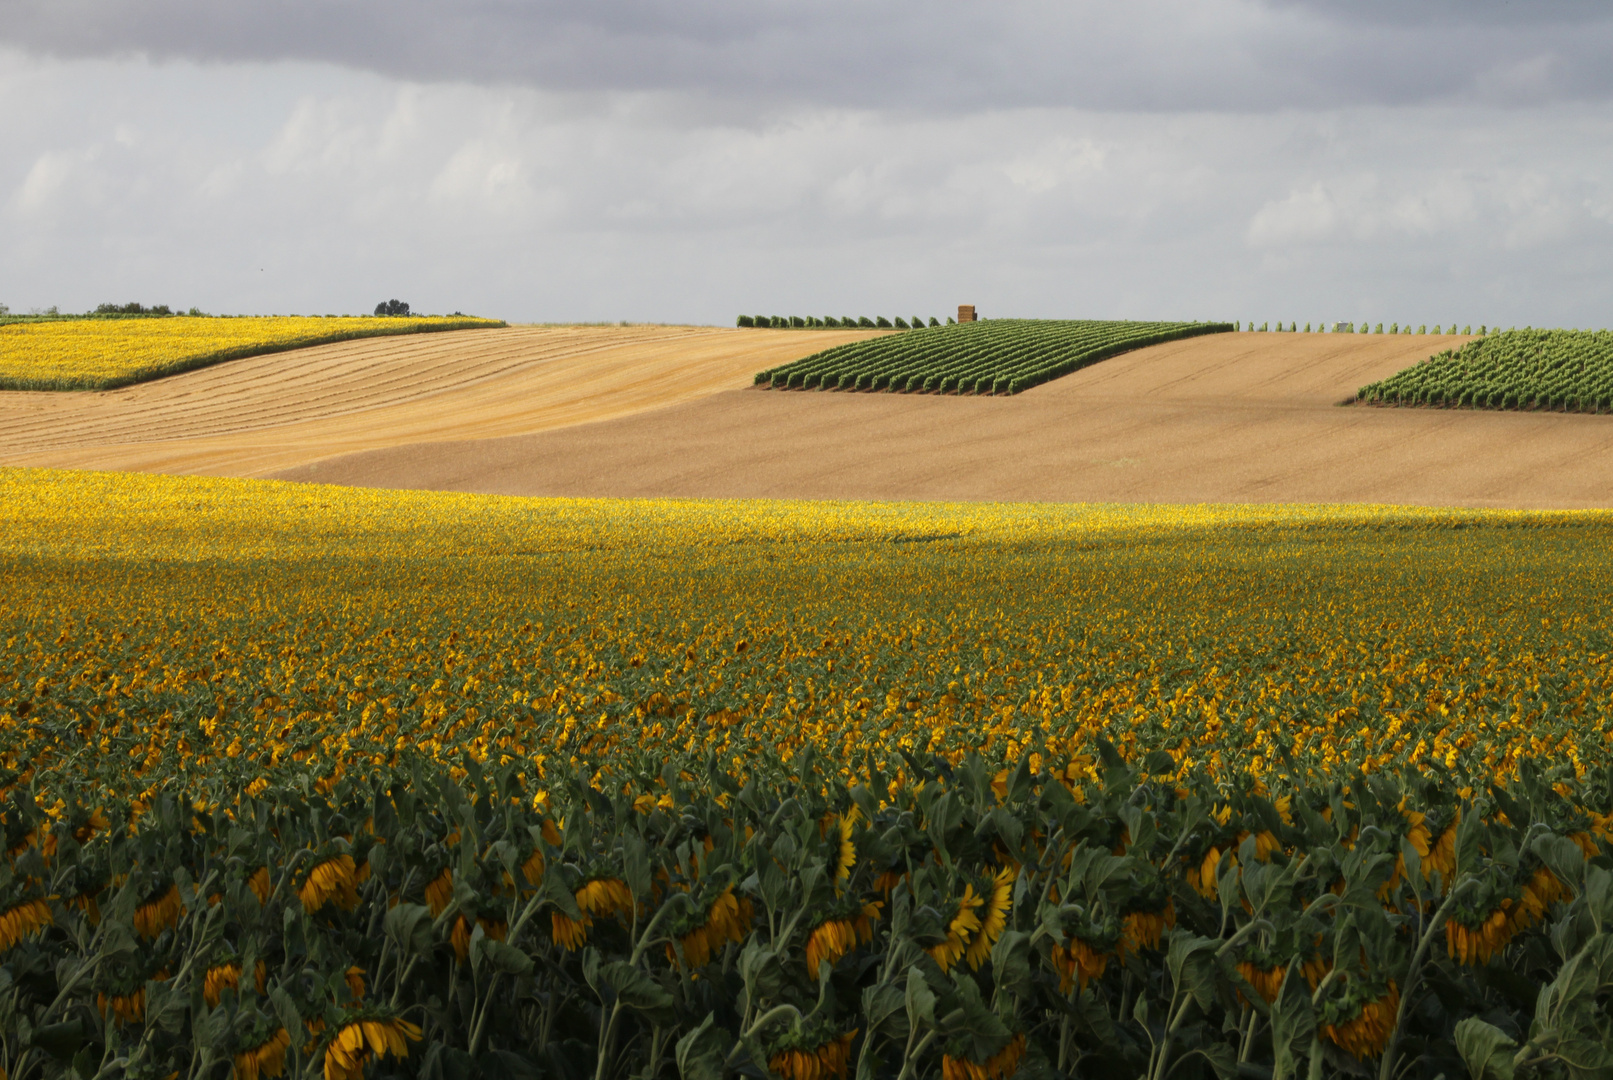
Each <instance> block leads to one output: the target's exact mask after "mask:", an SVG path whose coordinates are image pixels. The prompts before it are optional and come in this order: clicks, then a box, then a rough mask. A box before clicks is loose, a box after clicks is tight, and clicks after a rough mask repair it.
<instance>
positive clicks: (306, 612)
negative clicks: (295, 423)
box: [0, 470, 1613, 1080]
mask: <svg viewBox="0 0 1613 1080" xmlns="http://www.w3.org/2000/svg"><path fill="white" fill-rule="evenodd" d="M1610 531H1613V515H1608V514H1600V513H1502V512H1475V511H1431V510H1407V509H1393V508H1383V507H1102V506H1012V505H991V506H978V505H954V506H949V505H937V504H835V503H826V504H825V503H770V502H742V503H740V502H736V503H725V502H709V501H690V502H674V501H653V500H643V501H640V500H632V501H609V500H536V499H506V498H493V497H481V496H461V495H439V494H426V493H408V492H380V491H361V490H346V489H337V488H325V487H317V486H311V485H294V484H279V483H267V482H253V481H233V480H210V479H181V478H162V477H147V476H126V475H115V474H94V473H66V472H49V471H36V470H0V575H3V576H0V580H3V581H4V582H5V587H4V589H3V590H0V635H3V636H4V639H5V641H6V649H5V651H4V653H3V654H0V735H3V737H0V793H3V794H0V815H3V818H0V830H3V833H4V841H3V842H4V847H5V851H6V858H5V859H4V860H3V861H0V1068H3V1069H4V1070H5V1075H6V1078H7V1080H31V1078H35V1077H40V1078H44V1077H49V1078H56V1077H68V1076H69V1075H73V1076H77V1077H80V1078H91V1080H93V1078H97V1077H122V1076H129V1077H153V1078H170V1077H177V1076H180V1075H183V1076H185V1077H187V1078H190V1077H214V1078H219V1080H222V1078H224V1077H227V1076H235V1077H248V1078H253V1080H256V1078H259V1077H265V1078H267V1077H277V1076H310V1077H311V1076H316V1075H319V1074H323V1076H324V1077H325V1078H326V1080H348V1078H351V1080H357V1078H359V1077H362V1076H365V1075H368V1076H371V1077H383V1076H397V1077H431V1078H434V1080H435V1078H438V1077H442V1078H447V1077H461V1076H465V1077H506V1076H507V1077H520V1078H528V1077H556V1078H565V1080H586V1078H589V1077H591V1078H593V1080H653V1078H665V1080H676V1078H684V1080H723V1078H736V1080H737V1078H738V1077H741V1076H744V1077H751V1078H757V1080H762V1078H766V1080H829V1078H830V1077H835V1078H846V1077H852V1076H853V1075H855V1077H857V1078H858V1080H865V1078H866V1080H875V1078H883V1080H921V1078H922V1080H933V1078H940V1080H1009V1078H1012V1077H1023V1078H1025V1080H1030V1078H1032V1077H1049V1078H1052V1077H1077V1076H1080V1077H1100V1076H1147V1077H1150V1078H1160V1080H1162V1078H1164V1077H1206V1078H1207V1077H1212V1076H1213V1077H1217V1078H1222V1077H1234V1076H1249V1077H1266V1076H1271V1077H1296V1076H1306V1077H1310V1076H1365V1075H1377V1076H1380V1077H1385V1078H1387V1077H1402V1076H1427V1077H1430V1078H1432V1077H1435V1076H1438V1075H1440V1074H1443V1075H1445V1076H1455V1075H1462V1074H1464V1073H1465V1074H1467V1075H1472V1076H1479V1077H1484V1076H1496V1077H1501V1076H1509V1077H1522V1078H1527V1077H1535V1076H1541V1077H1551V1076H1592V1075H1605V1074H1606V1072H1607V1070H1608V1069H1609V1068H1613V1035H1610V1033H1609V1031H1608V1027H1607V1019H1606V1011H1605V1005H1604V1004H1603V1001H1604V1000H1605V998H1606V993H1607V991H1608V990H1609V989H1613V928H1610V927H1609V926H1608V922H1609V918H1610V916H1613V860H1610V857H1609V852H1610V850H1613V849H1610V847H1609V845H1610V843H1613V818H1610V816H1609V815H1610V814H1613V775H1610V772H1609V770H1608V768H1607V759H1608V754H1607V746H1608V744H1609V742H1610V740H1613V734H1610V732H1613V670H1610V662H1613V648H1610V645H1609V639H1608V632H1607V622H1606V618H1605V615H1604V614H1603V611H1604V607H1605V604H1604V597H1605V596H1606V594H1607V592H1608V587H1609V584H1610V582H1609V580H1608V578H1609V570H1608V567H1607V560H1606V559H1605V557H1604V556H1603V554H1602V553H1603V552H1605V550H1606V549H1607V545H1608V541H1609V539H1610V536H1609V533H1610Z"/></svg>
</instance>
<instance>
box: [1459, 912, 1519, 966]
mask: <svg viewBox="0 0 1613 1080" xmlns="http://www.w3.org/2000/svg"><path fill="white" fill-rule="evenodd" d="M1511 908H1512V899H1511V897H1508V898H1506V899H1504V900H1502V901H1501V906H1500V907H1498V908H1495V909H1494V910H1493V911H1491V912H1490V913H1489V914H1488V915H1485V916H1481V920H1482V921H1480V923H1479V925H1478V926H1468V925H1467V924H1466V923H1464V922H1462V921H1461V920H1460V919H1458V918H1457V917H1456V914H1455V913H1454V912H1453V913H1452V916H1451V917H1450V918H1448V919H1446V920H1445V951H1446V954H1447V955H1449V956H1450V957H1451V959H1453V960H1458V961H1460V962H1461V963H1464V964H1488V963H1489V962H1490V957H1492V956H1494V955H1495V954H1496V953H1498V952H1500V951H1501V950H1503V949H1505V948H1506V947H1507V943H1508V942H1510V941H1511V940H1512V936H1513V935H1514V934H1516V933H1517V932H1518V927H1517V925H1516V923H1515V922H1514V920H1513V919H1512V917H1511V915H1510V914H1509V911H1510V909H1511Z"/></svg>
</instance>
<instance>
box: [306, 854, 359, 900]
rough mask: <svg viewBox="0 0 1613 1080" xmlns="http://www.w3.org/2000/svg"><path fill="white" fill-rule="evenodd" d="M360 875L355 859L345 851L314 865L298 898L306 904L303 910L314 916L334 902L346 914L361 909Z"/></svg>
mask: <svg viewBox="0 0 1613 1080" xmlns="http://www.w3.org/2000/svg"><path fill="white" fill-rule="evenodd" d="M357 873H358V866H357V864H355V863H354V862H353V856H351V855H349V854H348V853H347V852H345V851H344V852H342V853H341V854H340V855H334V856H331V857H330V858H328V859H323V860H321V861H320V862H318V863H316V864H314V866H313V867H312V868H311V869H310V870H309V871H308V875H307V877H306V878H304V880H303V883H302V884H301V885H299V886H298V887H297V898H298V899H299V900H301V901H302V908H303V910H304V911H306V912H307V913H308V914H310V915H312V914H313V913H314V912H316V911H318V910H319V909H320V908H322V907H324V906H325V905H326V903H334V904H335V905H336V906H337V907H339V908H341V909H342V910H343V911H352V910H353V909H354V908H356V907H358V903H359V895H358V882H357V881H356V880H355V879H356V875H357Z"/></svg>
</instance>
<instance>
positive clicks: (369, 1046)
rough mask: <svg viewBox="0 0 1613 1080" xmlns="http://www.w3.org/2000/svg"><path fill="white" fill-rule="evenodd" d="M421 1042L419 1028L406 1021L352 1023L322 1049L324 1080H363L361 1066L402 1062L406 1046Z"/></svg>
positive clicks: (405, 1055) (407, 1049)
mask: <svg viewBox="0 0 1613 1080" xmlns="http://www.w3.org/2000/svg"><path fill="white" fill-rule="evenodd" d="M405 1039H409V1040H412V1041H414V1042H419V1041H420V1028H419V1027H417V1026H416V1025H414V1024H411V1023H409V1021H407V1020H399V1019H391V1020H354V1021H353V1022H351V1023H349V1024H345V1025H343V1026H342V1029H341V1030H340V1031H338V1032H336V1034H335V1035H334V1036H332V1037H331V1040H330V1045H329V1046H327V1047H326V1048H325V1080H363V1077H364V1062H365V1061H366V1060H367V1059H368V1057H369V1055H370V1054H371V1053H373V1054H374V1055H375V1056H376V1057H377V1058H383V1057H386V1056H387V1055H388V1054H391V1055H392V1056H393V1057H400V1058H405V1057H408V1056H409V1044H408V1043H407V1042H405V1041H404V1040H405Z"/></svg>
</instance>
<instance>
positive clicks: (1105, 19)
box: [0, 0, 1613, 112]
mask: <svg viewBox="0 0 1613 1080" xmlns="http://www.w3.org/2000/svg"><path fill="white" fill-rule="evenodd" d="M0 42H9V43H11V44H13V45H15V46H18V47H20V48H23V49H26V50H29V51H31V52H34V53H36V54H38V53H43V54H49V55H55V56H61V57H101V56H119V55H130V54H140V55H145V56H150V57H152V58H156V59H160V60H164V59H166V60H171V59H180V60H190V61H198V62H214V61H223V62H236V61H313V62H322V63H332V64H337V65H341V66H344V67H349V68H353V69H358V70H363V71H370V72H375V73H378V74H382V75H385V76H388V77H393V78H399V79H405V80H412V81H462V82H470V83H477V84H483V85H492V84H513V85H521V86H528V87H533V88H537V89H543V90H554V91H582V92H610V91H673V92H678V93H683V94H688V95H694V96H704V97H709V98H715V99H720V100H721V99H725V100H737V101H740V102H743V103H754V104H758V105H761V106H764V107H767V108H774V107H778V106H780V105H786V104H794V105H818V106H834V107H849V108H899V109H910V110H923V111H932V112H947V111H954V110H975V109H985V108H1026V107H1061V108H1084V109H1105V110H1126V111H1143V112H1149V111H1155V112H1171V111H1182V110H1188V111H1202V110H1238V111H1269V110H1277V109H1285V108H1301V109H1332V108H1344V107H1352V106H1364V105H1374V104H1390V105H1395V104H1429V103H1452V102H1458V103H1464V102H1465V103H1481V104H1493V105H1503V106H1520V105H1522V106H1532V105H1538V104H1542V103H1550V102H1560V101H1603V100H1607V99H1608V98H1609V97H1610V96H1613V65H1610V64H1608V63H1607V58H1608V56H1609V55H1610V54H1613V12H1610V11H1609V10H1608V8H1607V5H1606V4H1605V3H1602V2H1595V3H1593V2H1577V0H1534V2H1531V3H1528V4H1524V3H1522V2H1518V3H1507V2H1504V0H1423V2H1421V3H1408V2H1406V0H1265V2H1259V0H1126V2H1125V3H1116V2H1114V0H1060V2H1046V0H998V2H992V3H980V2H974V3H959V2H957V0H932V2H928V3H919V2H917V0H770V2H758V0H683V2H679V3H671V2H667V0H654V2H652V0H584V2H579V0H564V2H562V0H461V2H457V3H451V4H450V3H443V2H441V0H246V2H239V3H228V4H221V3H216V2H204V0H119V2H116V3H108V2H106V0H0Z"/></svg>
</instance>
